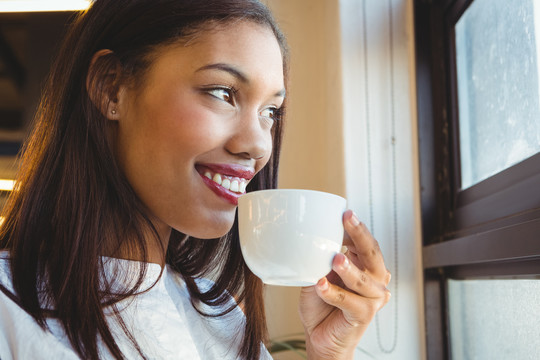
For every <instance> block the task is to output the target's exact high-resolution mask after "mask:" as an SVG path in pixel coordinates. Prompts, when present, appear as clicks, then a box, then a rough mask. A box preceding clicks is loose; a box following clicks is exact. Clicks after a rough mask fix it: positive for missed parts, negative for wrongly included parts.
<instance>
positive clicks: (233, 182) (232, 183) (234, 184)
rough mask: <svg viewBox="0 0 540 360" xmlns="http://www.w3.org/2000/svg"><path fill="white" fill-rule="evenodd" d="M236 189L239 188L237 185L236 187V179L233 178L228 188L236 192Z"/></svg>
mask: <svg viewBox="0 0 540 360" xmlns="http://www.w3.org/2000/svg"><path fill="white" fill-rule="evenodd" d="M238 189H239V187H238V180H233V181H232V182H231V187H230V190H231V191H234V192H238Z"/></svg>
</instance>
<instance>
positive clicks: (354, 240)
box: [343, 210, 390, 285]
mask: <svg viewBox="0 0 540 360" xmlns="http://www.w3.org/2000/svg"><path fill="white" fill-rule="evenodd" d="M343 226H344V227H345V232H346V236H345V239H344V245H345V246H347V248H348V250H349V251H348V254H347V255H348V257H350V258H351V260H352V261H353V263H354V264H355V265H356V266H358V267H359V268H360V269H363V270H366V271H368V272H369V273H371V274H373V275H374V276H376V277H377V279H380V280H381V281H383V282H384V283H385V285H388V283H389V282H390V272H389V271H388V270H387V269H386V266H385V265H384V258H383V255H382V252H381V249H380V247H379V243H378V242H377V241H376V240H375V238H373V236H372V235H371V233H370V232H369V230H368V229H367V227H366V226H365V225H364V224H363V223H361V222H360V221H359V220H358V218H357V217H356V215H355V214H354V212H353V211H351V210H348V211H346V212H345V213H344V214H343Z"/></svg>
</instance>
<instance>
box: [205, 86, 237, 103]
mask: <svg viewBox="0 0 540 360" xmlns="http://www.w3.org/2000/svg"><path fill="white" fill-rule="evenodd" d="M206 91H207V92H208V94H210V95H212V96H213V97H215V98H217V99H219V100H222V101H225V102H228V103H229V104H234V96H233V93H234V91H233V90H232V89H227V88H215V89H209V90H206Z"/></svg>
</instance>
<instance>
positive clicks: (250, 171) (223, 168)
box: [195, 164, 255, 180]
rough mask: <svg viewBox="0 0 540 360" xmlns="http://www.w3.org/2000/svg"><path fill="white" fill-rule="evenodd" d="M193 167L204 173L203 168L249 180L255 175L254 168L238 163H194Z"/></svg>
mask: <svg viewBox="0 0 540 360" xmlns="http://www.w3.org/2000/svg"><path fill="white" fill-rule="evenodd" d="M195 168H196V169H197V170H198V171H199V172H201V173H203V174H204V171H205V170H210V171H211V172H212V173H219V174H221V175H226V176H230V177H237V178H241V179H246V180H251V179H252V178H253V177H254V176H255V169H254V168H252V167H249V166H244V165H239V164H196V165H195Z"/></svg>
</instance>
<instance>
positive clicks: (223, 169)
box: [196, 165, 255, 205]
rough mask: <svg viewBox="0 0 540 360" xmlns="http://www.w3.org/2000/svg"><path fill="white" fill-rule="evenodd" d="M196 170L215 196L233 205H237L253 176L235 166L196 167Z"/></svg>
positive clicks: (252, 172)
mask: <svg viewBox="0 0 540 360" xmlns="http://www.w3.org/2000/svg"><path fill="white" fill-rule="evenodd" d="M196 170H197V172H198V173H199V175H200V176H201V177H202V179H203V181H204V183H205V184H206V185H207V186H208V187H209V188H210V189H211V190H212V191H213V192H214V193H215V194H216V195H218V196H220V197H222V198H223V199H225V200H226V201H227V202H229V203H231V204H233V205H238V198H239V197H240V195H243V194H245V193H246V187H247V185H248V184H249V181H250V180H251V179H252V178H253V176H254V175H255V173H254V171H253V170H250V169H246V168H245V167H240V166H235V165H197V166H196Z"/></svg>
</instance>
